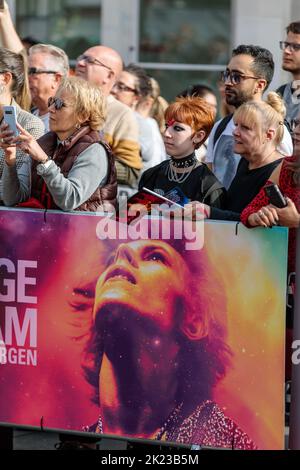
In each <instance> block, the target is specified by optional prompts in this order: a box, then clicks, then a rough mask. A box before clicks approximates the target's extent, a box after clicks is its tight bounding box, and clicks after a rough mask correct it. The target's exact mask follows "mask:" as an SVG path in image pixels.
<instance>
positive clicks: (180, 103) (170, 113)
mask: <svg viewBox="0 0 300 470" xmlns="http://www.w3.org/2000/svg"><path fill="white" fill-rule="evenodd" d="M172 119H174V120H175V121H177V122H181V123H183V124H187V125H188V126H190V127H191V128H192V129H193V131H194V132H197V131H200V130H203V131H204V132H205V134H206V138H207V137H208V135H209V133H210V131H211V130H212V127H213V125H214V114H213V110H212V108H211V105H210V104H208V103H207V102H206V101H204V99H203V98H199V97H198V96H187V97H184V98H183V97H180V98H177V99H176V101H174V102H173V103H171V104H170V105H169V106H168V108H167V109H166V112H165V120H166V122H168V121H172Z"/></svg>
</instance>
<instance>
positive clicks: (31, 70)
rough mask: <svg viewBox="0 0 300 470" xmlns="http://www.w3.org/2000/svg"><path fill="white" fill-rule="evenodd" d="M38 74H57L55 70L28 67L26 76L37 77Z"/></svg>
mask: <svg viewBox="0 0 300 470" xmlns="http://www.w3.org/2000/svg"><path fill="white" fill-rule="evenodd" d="M39 73H59V72H58V71H57V70H41V69H37V68H36V67H29V69H28V75H38V74H39Z"/></svg>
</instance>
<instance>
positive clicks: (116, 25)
mask: <svg viewBox="0 0 300 470" xmlns="http://www.w3.org/2000/svg"><path fill="white" fill-rule="evenodd" d="M138 4H139V2H138V1H137V0H102V18H101V31H102V34H101V43H102V44H105V45H106V46H109V47H112V48H113V49H116V50H117V51H118V52H119V53H120V54H121V56H122V58H123V60H124V62H125V63H126V64H128V63H129V62H135V61H136V60H137V47H138V26H139V8H138Z"/></svg>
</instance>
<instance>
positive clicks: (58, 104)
mask: <svg viewBox="0 0 300 470" xmlns="http://www.w3.org/2000/svg"><path fill="white" fill-rule="evenodd" d="M52 105H54V108H55V110H56V111H59V110H60V109H61V108H63V107H66V105H65V103H64V101H63V100H62V99H61V98H56V97H53V96H51V97H50V98H49V99H48V108H50V106H52Z"/></svg>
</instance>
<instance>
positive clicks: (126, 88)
mask: <svg viewBox="0 0 300 470" xmlns="http://www.w3.org/2000/svg"><path fill="white" fill-rule="evenodd" d="M114 88H117V89H118V90H120V91H127V92H131V93H134V94H136V93H137V90H136V89H135V88H130V86H127V85H125V83H122V82H117V83H115V84H114Z"/></svg>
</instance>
